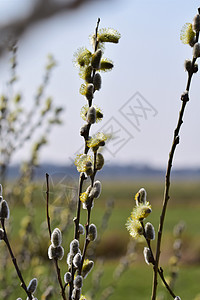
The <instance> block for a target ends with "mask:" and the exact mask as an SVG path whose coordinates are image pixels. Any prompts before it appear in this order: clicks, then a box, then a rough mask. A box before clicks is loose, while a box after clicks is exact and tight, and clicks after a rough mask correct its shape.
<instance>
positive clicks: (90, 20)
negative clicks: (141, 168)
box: [0, 0, 200, 167]
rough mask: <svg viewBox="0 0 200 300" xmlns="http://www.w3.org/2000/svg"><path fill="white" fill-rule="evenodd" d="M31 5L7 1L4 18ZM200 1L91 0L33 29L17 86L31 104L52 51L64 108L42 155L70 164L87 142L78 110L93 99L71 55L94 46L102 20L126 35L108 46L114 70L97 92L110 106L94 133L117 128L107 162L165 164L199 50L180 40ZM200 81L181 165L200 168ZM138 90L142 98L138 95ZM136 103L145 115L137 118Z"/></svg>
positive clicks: (25, 41) (56, 93) (22, 44)
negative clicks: (188, 63)
mask: <svg viewBox="0 0 200 300" xmlns="http://www.w3.org/2000/svg"><path fill="white" fill-rule="evenodd" d="M5 2H6V4H7V6H5V5H4V4H5ZM17 2H18V3H17ZM25 2H26V1H25ZM25 2H24V1H22V0H21V1H20V0H18V1H16V0H15V1H11V0H10V1H8V0H7V1H3V0H0V19H2V16H4V19H2V20H6V18H5V16H6V14H7V15H12V13H13V11H14V12H15V11H16V7H18V9H19V8H20V3H25ZM29 4H30V3H29ZM198 5H199V3H198V1H181V0H178V1H172V0H171V1H169V0H168V1H158V0H157V1H139V0H138V1H131V0H124V1H119V0H118V1H114V0H113V1H94V3H92V1H90V2H88V4H87V5H85V6H84V7H83V8H81V9H79V10H77V11H73V12H71V13H63V14H60V15H58V16H56V17H54V18H52V19H50V20H47V21H43V22H40V23H38V24H37V25H35V26H34V27H33V28H32V29H30V30H28V31H27V32H26V34H25V35H24V36H23V38H22V39H21V40H20V41H19V52H18V54H19V57H18V62H19V68H18V73H19V75H20V82H19V84H18V85H17V90H19V91H21V92H22V93H23V94H24V95H25V98H26V101H25V103H24V105H26V106H29V105H30V98H31V97H33V95H34V93H35V90H36V88H37V87H38V85H39V83H40V78H41V76H42V71H43V66H44V64H45V59H46V55H47V54H48V53H52V54H53V55H54V56H55V58H56V60H57V61H58V66H57V67H56V69H55V70H54V72H53V76H52V80H51V85H50V86H49V88H48V92H47V95H51V96H53V97H54V100H55V101H56V103H57V104H61V105H63V106H65V113H64V114H63V120H64V125H63V126H62V127H57V128H55V129H54V130H53V132H52V134H51V136H50V143H49V146H48V147H45V148H44V149H43V150H42V152H41V160H42V161H51V162H52V161H54V162H59V163H70V159H69V157H74V153H75V152H76V151H77V150H78V149H79V147H81V145H82V142H83V141H82V139H81V137H80V136H79V128H80V126H81V125H82V124H83V122H82V120H81V119H80V116H79V111H80V109H81V107H82V106H83V105H84V104H86V101H85V99H84V97H83V96H81V95H80V94H79V87H80V84H81V83H82V81H81V80H80V79H79V77H78V70H77V69H75V68H74V66H73V64H72V59H73V53H74V52H75V51H76V49H77V48H78V47H80V46H88V47H90V45H89V41H88V35H89V34H91V33H92V32H93V30H94V28H95V25H96V20H97V18H98V17H100V18H101V25H100V27H113V28H116V29H118V30H119V31H120V33H121V34H122V38H121V40H120V43H119V44H118V45H108V46H107V48H106V51H105V56H106V57H109V58H111V59H112V60H113V61H114V63H115V67H114V69H113V71H112V72H110V73H106V74H102V80H103V84H102V90H101V91H100V92H97V93H96V94H95V98H94V103H95V104H97V105H98V106H100V107H101V108H102V109H103V111H104V115H105V118H104V120H103V121H102V123H99V124H97V125H96V126H93V132H96V131H97V130H98V129H99V128H101V126H104V128H106V126H107V127H109V128H113V130H114V131H117V132H118V133H117V135H116V141H115V142H110V144H108V150H106V151H105V156H106V159H107V160H109V161H110V162H112V163H119V162H120V163H129V162H133V163H141V162H142V163H147V164H152V165H154V166H165V165H166V161H167V159H168V152H169V149H170V145H171V140H172V136H173V130H174V126H175V124H176V122H177V117H178V110H179V108H180V105H181V101H180V100H179V98H180V94H181V93H182V91H184V89H185V85H186V80H187V76H186V75H187V74H186V73H185V72H184V68H183V63H184V60H185V58H191V57H192V49H191V48H190V47H189V46H188V45H183V44H182V43H181V42H180V30H181V28H182V26H183V25H184V23H186V22H192V19H193V17H194V15H195V14H196V12H197V8H198ZM3 6H4V9H3ZM12 16H13V15H12ZM7 59H8V58H7V57H4V59H3V60H2V59H1V61H0V76H1V82H3V85H2V87H1V90H3V91H5V83H6V79H7V73H6V68H7V67H8V64H7ZM199 82H200V74H199V73H197V74H196V75H195V76H194V78H193V82H192V89H191V101H190V102H189V103H188V106H187V109H186V115H185V117H184V124H183V127H182V130H181V140H180V145H179V146H178V148H177V152H176V155H175V162H174V165H175V166H177V167H178V166H200V155H199V153H200V140H199V138H198V137H199V128H200V118H199V111H200V84H199ZM136 92H139V94H137V95H136V96H138V95H139V98H138V97H133V98H131V97H132V96H133V95H135V93H136ZM142 97H143V98H142ZM130 98H131V99H130ZM129 99H130V101H128V100H129ZM144 99H145V100H144ZM141 103H142V104H143V105H144V103H145V107H146V108H148V110H146V111H145V113H146V114H142V111H141V110H140V109H139V108H137V107H138V106H139V104H141ZM135 106H137V107H135ZM131 107H132V110H134V113H136V114H140V115H141V117H138V119H135V118H134V117H133V116H131V115H130V108H131ZM134 107H135V108H134ZM132 112H133V111H132ZM136 121H138V122H139V123H138V124H137V122H136ZM106 122H110V123H108V124H107V123H106ZM138 129H139V130H140V131H139V130H138ZM29 149H30V147H29V145H27V146H26V147H25V148H24V149H22V150H21V151H19V152H18V153H17V154H16V156H15V159H14V161H15V162H16V161H19V160H21V159H23V158H24V157H27V156H28V153H29Z"/></svg>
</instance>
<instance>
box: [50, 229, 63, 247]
mask: <svg viewBox="0 0 200 300" xmlns="http://www.w3.org/2000/svg"><path fill="white" fill-rule="evenodd" d="M51 243H52V245H53V246H54V247H58V246H60V245H61V243H62V233H61V231H60V229H59V228H55V229H54V231H53V232H52V234H51Z"/></svg>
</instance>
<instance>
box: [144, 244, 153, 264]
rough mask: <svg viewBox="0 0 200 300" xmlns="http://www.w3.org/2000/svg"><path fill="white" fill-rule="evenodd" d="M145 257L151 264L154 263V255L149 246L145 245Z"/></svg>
mask: <svg viewBox="0 0 200 300" xmlns="http://www.w3.org/2000/svg"><path fill="white" fill-rule="evenodd" d="M143 253H144V259H145V262H146V263H147V264H148V265H149V264H150V263H153V257H152V255H151V251H150V249H149V248H147V247H144V251H143Z"/></svg>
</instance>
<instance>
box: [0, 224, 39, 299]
mask: <svg viewBox="0 0 200 300" xmlns="http://www.w3.org/2000/svg"><path fill="white" fill-rule="evenodd" d="M1 225H2V229H3V231H4V238H3V239H4V242H5V243H6V246H7V248H8V251H9V254H10V257H11V259H12V262H13V265H14V267H15V270H16V272H17V276H18V277H19V280H20V281H21V287H22V288H23V289H24V291H25V293H26V294H27V296H28V299H30V300H32V299H33V296H32V295H31V293H30V292H29V291H28V290H27V286H26V283H25V281H24V278H23V276H22V273H21V271H20V268H19V266H18V263H17V259H16V257H15V256H14V253H13V251H12V248H11V245H10V242H9V240H8V236H7V232H6V228H5V222H4V219H1Z"/></svg>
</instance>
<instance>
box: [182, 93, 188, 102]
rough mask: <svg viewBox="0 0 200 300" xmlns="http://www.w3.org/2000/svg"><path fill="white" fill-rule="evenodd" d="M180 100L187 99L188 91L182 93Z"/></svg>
mask: <svg viewBox="0 0 200 300" xmlns="http://www.w3.org/2000/svg"><path fill="white" fill-rule="evenodd" d="M181 101H185V102H187V101H189V96H188V91H185V92H183V93H182V95H181Z"/></svg>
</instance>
